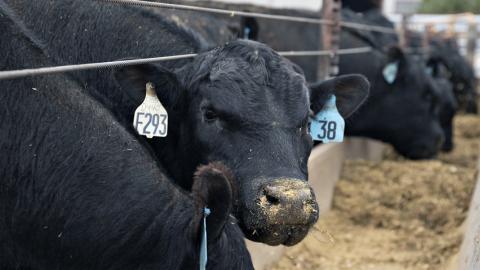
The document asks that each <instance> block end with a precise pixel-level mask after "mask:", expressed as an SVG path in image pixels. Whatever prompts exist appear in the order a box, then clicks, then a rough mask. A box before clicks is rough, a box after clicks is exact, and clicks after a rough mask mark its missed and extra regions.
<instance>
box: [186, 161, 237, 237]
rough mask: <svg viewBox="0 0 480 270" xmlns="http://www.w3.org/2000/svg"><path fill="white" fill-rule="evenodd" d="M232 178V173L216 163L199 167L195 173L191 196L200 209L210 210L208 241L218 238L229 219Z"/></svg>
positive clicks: (231, 203)
mask: <svg viewBox="0 0 480 270" xmlns="http://www.w3.org/2000/svg"><path fill="white" fill-rule="evenodd" d="M233 178H234V176H233V173H232V172H231V171H230V170H229V169H228V168H227V167H225V166H224V165H223V164H221V163H218V162H212V163H210V164H208V165H205V166H200V167H199V168H198V169H197V171H196V172H195V179H194V181H193V186H192V196H193V197H194V199H195V200H196V201H197V202H200V207H202V208H203V207H206V208H208V209H209V210H210V215H209V216H208V217H207V237H208V241H215V239H217V238H218V237H220V235H221V234H222V232H223V228H224V227H225V224H226V223H227V221H228V220H229V218H230V214H231V212H232V209H233V200H234V197H235V196H234V189H233V182H234V179H233ZM202 210H203V209H202Z"/></svg>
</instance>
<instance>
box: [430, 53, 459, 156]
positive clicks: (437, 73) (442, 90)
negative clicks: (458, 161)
mask: <svg viewBox="0 0 480 270" xmlns="http://www.w3.org/2000/svg"><path fill="white" fill-rule="evenodd" d="M427 73H428V74H429V75H430V76H431V77H432V79H433V84H434V86H435V89H436V91H438V94H437V95H438V96H439V97H440V99H439V103H440V104H439V112H438V116H439V119H440V125H441V127H442V130H443V134H444V136H445V142H444V144H443V145H442V151H445V152H450V151H452V150H453V147H454V141H453V140H454V136H453V118H454V117H455V114H456V112H457V109H458V103H457V101H456V99H455V95H454V90H453V84H452V82H451V81H450V80H449V78H450V72H449V71H448V69H447V68H446V67H445V66H444V65H443V64H442V63H441V62H439V61H436V60H434V59H428V61H427Z"/></svg>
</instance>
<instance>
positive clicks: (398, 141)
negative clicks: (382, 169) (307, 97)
mask: <svg viewBox="0 0 480 270" xmlns="http://www.w3.org/2000/svg"><path fill="white" fill-rule="evenodd" d="M175 2H182V1H175ZM203 5H209V6H215V7H222V8H228V9H233V10H238V9H240V10H246V11H253V12H263V13H274V14H281V15H291V16H302V17H311V18H318V17H319V14H318V12H317V13H315V12H308V11H298V10H278V9H271V8H265V7H259V6H253V5H232V4H217V3H211V2H208V3H203ZM342 17H343V19H344V20H346V21H353V22H358V23H363V24H373V23H371V22H369V21H366V20H365V19H364V18H363V17H362V16H359V15H357V14H355V13H354V12H352V11H348V10H345V11H343V12H342ZM370 17H372V18H373V17H378V14H376V15H375V14H371V15H370ZM225 20H227V21H229V23H230V24H233V22H232V20H237V25H239V26H240V27H247V28H251V29H253V28H255V34H256V35H254V36H251V38H257V40H258V41H260V42H264V43H266V44H268V45H269V46H271V47H272V48H274V49H275V50H312V49H314V50H315V49H319V48H320V45H319V44H320V41H321V40H320V35H319V30H320V27H319V26H318V25H315V24H305V23H292V22H283V21H278V20H267V19H254V18H249V19H248V20H246V19H236V18H233V19H232V18H225ZM372 20H373V19H372ZM375 20H378V21H380V20H383V19H381V18H376V19H375ZM247 32H248V31H247ZM244 33H245V31H244V29H243V28H240V30H239V34H240V35H243V34H244ZM384 35H385V34H384ZM396 39H397V37H396V36H395V35H389V36H387V37H385V38H384V39H382V40H379V38H378V35H376V34H372V33H371V32H369V31H362V30H356V29H346V28H343V29H342V31H341V47H342V48H357V47H366V46H370V47H373V52H371V53H367V54H358V55H344V56H341V57H340V73H341V74H351V73H361V74H363V75H365V76H366V77H367V78H368V79H369V81H370V82H371V83H372V90H371V95H370V98H369V100H368V103H367V104H366V105H365V106H363V107H362V108H361V109H360V110H359V111H358V112H357V113H355V115H354V116H353V117H351V118H350V119H349V121H348V122H347V127H346V133H347V135H351V136H363V137H370V138H374V139H378V140H382V141H384V142H387V143H390V144H392V145H393V146H394V147H395V148H396V149H397V150H398V152H400V153H401V154H402V155H404V156H406V157H408V158H412V159H423V158H431V157H433V156H435V155H436V154H437V152H438V151H439V148H440V146H441V144H442V142H443V140H444V139H443V132H442V129H441V127H440V123H439V120H438V113H437V112H438V106H439V103H438V100H439V99H440V98H441V97H440V96H438V94H439V91H438V90H436V89H435V85H434V84H433V81H432V80H431V78H429V75H428V74H426V73H425V71H424V65H423V64H422V65H419V64H417V62H416V60H415V59H414V58H412V57H411V56H409V55H408V54H406V53H404V52H403V51H402V50H401V49H400V48H398V46H397V47H391V48H389V49H384V44H386V43H389V42H391V40H396ZM299 41H301V42H299ZM291 59H292V60H293V61H294V62H295V63H297V64H298V65H299V66H300V67H301V68H302V69H304V71H305V74H306V75H307V79H308V80H309V81H311V82H314V81H316V80H317V78H316V74H317V73H318V70H317V67H318V59H317V58H315V57H309V58H300V57H295V58H291ZM396 63H398V67H399V69H398V74H397V78H396V79H395V80H394V81H393V82H392V83H391V84H390V83H388V82H387V81H386V80H385V79H384V78H383V70H384V69H385V68H386V67H387V66H388V65H392V64H396Z"/></svg>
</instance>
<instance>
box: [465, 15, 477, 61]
mask: <svg viewBox="0 0 480 270" xmlns="http://www.w3.org/2000/svg"><path fill="white" fill-rule="evenodd" d="M467 18H468V34H467V59H468V61H469V62H470V64H471V65H472V66H473V67H474V66H475V55H476V52H477V38H478V31H477V23H476V21H475V16H474V15H473V14H468V17H467Z"/></svg>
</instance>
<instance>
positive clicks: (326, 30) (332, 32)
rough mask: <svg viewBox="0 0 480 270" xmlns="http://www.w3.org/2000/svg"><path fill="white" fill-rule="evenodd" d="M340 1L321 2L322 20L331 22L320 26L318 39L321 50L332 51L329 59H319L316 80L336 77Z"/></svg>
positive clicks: (326, 0)
mask: <svg viewBox="0 0 480 270" xmlns="http://www.w3.org/2000/svg"><path fill="white" fill-rule="evenodd" d="M341 7H342V2H341V0H323V6H322V18H323V19H326V20H329V21H331V22H333V23H332V24H323V25H321V26H320V35H321V36H320V38H321V41H322V42H321V44H322V49H323V50H330V51H332V53H331V55H330V57H319V63H318V72H317V74H318V75H317V79H318V80H325V79H327V78H329V77H333V76H336V75H338V71H339V68H338V65H339V57H338V50H339V49H340V31H341V27H340V20H341V13H340V11H341Z"/></svg>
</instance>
